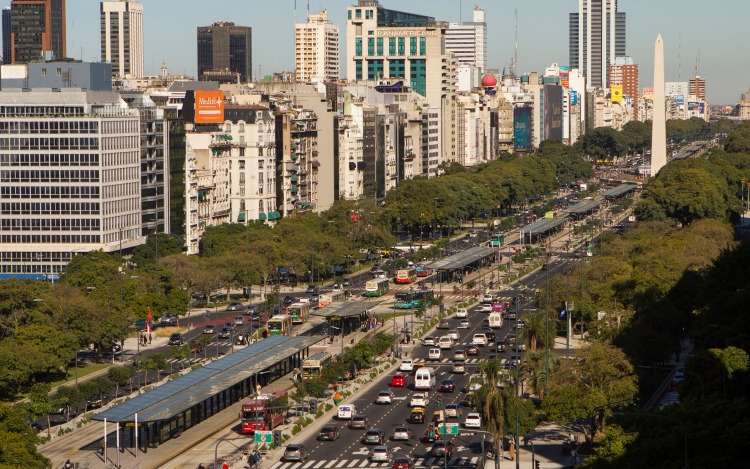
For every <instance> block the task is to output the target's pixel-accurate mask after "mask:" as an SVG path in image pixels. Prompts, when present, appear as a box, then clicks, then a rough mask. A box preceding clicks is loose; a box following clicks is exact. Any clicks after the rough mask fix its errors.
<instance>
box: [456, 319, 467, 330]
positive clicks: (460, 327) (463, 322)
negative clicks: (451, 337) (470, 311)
mask: <svg viewBox="0 0 750 469" xmlns="http://www.w3.org/2000/svg"><path fill="white" fill-rule="evenodd" d="M469 326H470V324H469V320H468V319H464V320H463V321H461V322H460V323H459V324H458V328H459V329H468V328H469Z"/></svg>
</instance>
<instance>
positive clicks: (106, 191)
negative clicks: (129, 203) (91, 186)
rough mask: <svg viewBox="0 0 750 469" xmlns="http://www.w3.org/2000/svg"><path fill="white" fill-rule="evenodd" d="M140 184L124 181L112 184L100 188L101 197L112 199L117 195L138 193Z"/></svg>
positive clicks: (124, 195)
mask: <svg viewBox="0 0 750 469" xmlns="http://www.w3.org/2000/svg"><path fill="white" fill-rule="evenodd" d="M140 190H141V187H140V184H138V183H137V182H125V183H121V184H112V185H110V186H105V187H104V188H103V189H102V199H114V198H117V197H126V196H132V195H134V194H139V193H140Z"/></svg>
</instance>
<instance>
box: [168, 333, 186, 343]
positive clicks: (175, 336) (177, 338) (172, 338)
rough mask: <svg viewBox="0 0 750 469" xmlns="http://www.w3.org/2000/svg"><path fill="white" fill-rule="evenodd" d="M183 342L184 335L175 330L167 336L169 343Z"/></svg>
mask: <svg viewBox="0 0 750 469" xmlns="http://www.w3.org/2000/svg"><path fill="white" fill-rule="evenodd" d="M184 343H185V336H183V335H182V334H180V333H179V332H175V333H174V334H172V335H171V336H169V345H183V344H184Z"/></svg>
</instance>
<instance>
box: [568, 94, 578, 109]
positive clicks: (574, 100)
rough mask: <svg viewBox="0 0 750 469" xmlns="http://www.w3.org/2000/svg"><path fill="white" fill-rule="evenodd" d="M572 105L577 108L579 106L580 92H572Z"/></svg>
mask: <svg viewBox="0 0 750 469" xmlns="http://www.w3.org/2000/svg"><path fill="white" fill-rule="evenodd" d="M569 93H570V105H571V106H575V105H576V104H578V91H576V90H570V91H569Z"/></svg>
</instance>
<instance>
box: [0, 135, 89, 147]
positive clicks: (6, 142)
mask: <svg viewBox="0 0 750 469" xmlns="http://www.w3.org/2000/svg"><path fill="white" fill-rule="evenodd" d="M0 148H3V149H6V150H97V149H99V139H98V138H96V137H91V138H87V137H80V138H77V137H10V138H0Z"/></svg>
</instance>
